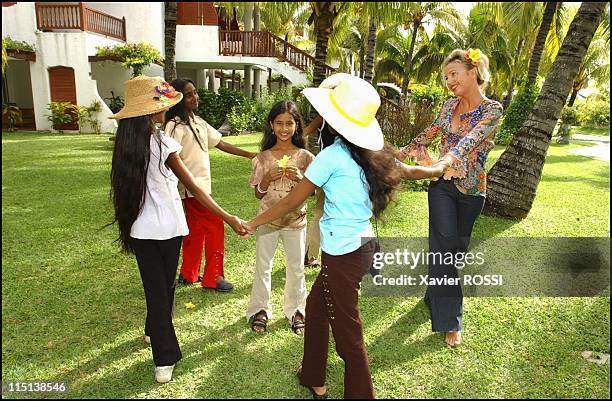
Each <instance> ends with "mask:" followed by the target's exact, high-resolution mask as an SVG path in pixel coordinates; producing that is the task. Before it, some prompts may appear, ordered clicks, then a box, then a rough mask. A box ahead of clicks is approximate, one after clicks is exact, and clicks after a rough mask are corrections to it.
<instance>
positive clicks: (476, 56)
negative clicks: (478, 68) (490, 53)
mask: <svg viewBox="0 0 612 401" xmlns="http://www.w3.org/2000/svg"><path fill="white" fill-rule="evenodd" d="M480 56H482V53H481V52H480V50H479V49H468V51H467V53H466V54H465V58H467V59H469V60H470V61H471V62H472V64H474V65H477V64H478V62H479V61H480Z"/></svg>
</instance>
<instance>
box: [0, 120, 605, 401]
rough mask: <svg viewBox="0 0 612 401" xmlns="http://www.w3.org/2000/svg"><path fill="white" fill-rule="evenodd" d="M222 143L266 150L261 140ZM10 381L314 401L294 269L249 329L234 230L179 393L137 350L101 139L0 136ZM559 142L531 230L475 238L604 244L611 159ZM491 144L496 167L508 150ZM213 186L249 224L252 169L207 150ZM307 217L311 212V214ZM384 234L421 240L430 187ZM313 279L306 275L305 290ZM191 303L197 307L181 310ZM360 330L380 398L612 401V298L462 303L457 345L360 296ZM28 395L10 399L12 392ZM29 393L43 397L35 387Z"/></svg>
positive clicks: (337, 374) (488, 222) (93, 392)
mask: <svg viewBox="0 0 612 401" xmlns="http://www.w3.org/2000/svg"><path fill="white" fill-rule="evenodd" d="M227 141H228V142H231V143H233V144H235V145H238V146H241V147H244V148H246V149H249V150H256V149H257V144H258V141H259V138H258V136H256V135H247V136H240V137H229V138H227ZM2 146H3V151H2V201H3V202H2V223H3V224H2V264H3V269H2V334H3V335H2V381H3V382H4V381H7V380H46V381H50V380H55V381H60V380H62V381H67V382H68V386H69V392H68V393H67V394H64V395H60V394H45V397H49V396H50V397H69V398H94V397H100V398H161V397H172V398H185V397H189V398H236V397H239V398H257V397H259V398H272V397H279V398H307V397H308V396H309V394H308V392H307V391H306V390H305V389H304V388H302V387H300V386H298V385H297V381H296V379H295V375H294V373H293V372H294V370H295V369H296V368H297V367H298V365H299V363H300V359H301V356H302V350H303V346H302V340H301V339H300V338H298V337H296V336H294V335H293V334H292V333H291V331H290V328H289V324H288V322H287V321H286V320H285V319H284V318H283V317H282V316H281V315H282V313H281V308H280V306H281V303H282V289H283V285H284V283H283V280H284V271H283V266H282V263H281V260H282V250H279V253H278V254H277V259H276V261H275V265H274V271H273V279H272V285H273V301H274V311H275V315H274V317H273V318H272V319H271V325H270V326H269V331H268V333H266V334H265V335H263V336H260V335H256V334H255V333H252V332H251V331H250V330H249V329H248V327H247V325H246V322H245V317H244V311H245V310H246V307H247V303H248V297H249V294H250V289H251V287H250V284H251V280H252V274H253V266H254V260H255V239H254V238H251V239H249V240H246V241H243V240H240V239H238V238H237V237H236V236H235V235H234V234H233V233H232V232H231V230H230V229H226V230H227V231H226V267H225V270H226V275H227V277H228V279H230V280H231V281H232V282H233V283H234V284H235V287H236V288H235V290H234V291H233V292H232V293H230V294H220V293H216V292H214V291H204V290H202V289H201V288H199V287H197V286H190V287H180V288H179V289H178V291H177V301H176V302H177V311H176V315H175V326H176V331H177V335H178V338H179V342H180V344H181V349H182V352H183V360H181V361H180V363H179V364H178V365H177V369H176V370H175V375H174V378H173V380H172V382H170V383H169V384H166V385H158V384H156V383H154V380H153V369H152V367H153V364H152V359H151V353H150V349H149V348H148V347H147V346H146V344H144V342H142V340H141V336H142V334H143V325H144V316H145V310H146V309H145V303H144V292H143V289H142V284H141V282H140V277H139V274H138V269H137V266H136V262H135V259H134V257H133V256H125V255H122V254H120V253H119V252H118V248H117V245H116V244H114V243H113V240H114V239H115V237H116V229H115V228H114V227H113V228H106V229H102V230H100V227H102V226H103V225H104V224H106V223H108V222H109V221H110V220H111V215H112V213H111V205H110V202H109V197H108V192H109V168H110V159H111V150H112V142H109V141H108V137H107V136H106V135H98V136H96V135H74V136H70V135H57V134H41V133H29V132H17V133H3V134H2ZM581 146H590V144H588V143H583V142H579V141H573V142H572V145H569V146H560V145H556V144H552V145H551V147H550V150H549V152H548V158H547V162H546V165H545V167H544V174H543V178H542V181H541V183H540V185H539V188H538V195H537V197H536V199H535V203H534V205H533V209H532V210H531V213H530V215H529V217H528V218H527V219H525V220H522V221H508V220H503V219H497V218H491V217H486V216H481V217H480V218H479V219H478V221H477V223H476V227H475V232H474V235H475V236H502V237H512V236H515V237H555V236H559V237H561V236H568V237H582V236H592V237H609V236H610V223H609V222H610V191H609V185H610V178H609V174H610V169H609V163H605V162H601V161H597V160H592V159H588V158H585V157H582V156H577V155H572V154H570V153H568V152H567V150H568V149H570V148H574V147H581ZM501 151H502V150H501V149H499V148H496V149H495V150H494V151H493V152H492V154H491V159H490V161H489V164H492V163H493V162H494V160H495V158H497V157H499V155H500V154H501ZM211 163H212V171H213V177H214V178H213V191H214V196H215V198H216V199H217V201H218V202H219V203H220V204H221V205H222V206H223V207H225V208H226V209H227V210H229V211H232V212H234V213H236V214H238V215H240V216H242V217H244V218H248V217H251V216H253V215H254V214H255V213H256V211H257V202H256V200H255V198H254V196H253V194H252V190H251V189H250V188H249V187H248V186H247V179H248V175H249V172H250V163H249V161H248V160H246V159H241V158H235V157H232V156H230V155H227V154H224V153H221V152H219V151H217V150H214V151H212V152H211ZM311 209H312V208H311ZM379 232H380V235H381V236H406V237H426V236H427V199H426V193H425V192H402V193H401V194H400V195H399V197H398V204H397V206H395V207H394V208H393V209H392V210H391V211H390V213H389V214H388V216H387V223H386V224H384V225H379ZM316 273H317V271H316V270H314V269H308V270H307V271H306V274H307V281H308V283H307V285H308V288H310V285H311V284H312V282H313V280H314V278H315V276H316ZM187 302H193V303H194V304H195V305H196V307H195V308H194V309H186V308H185V307H184V304H185V303H187ZM360 302H361V312H362V319H363V321H364V334H365V338H366V343H367V349H368V353H369V357H370V360H371V370H372V375H373V380H374V387H375V391H376V395H377V397H379V398H441V397H444V398H468V397H470V398H471V397H474V398H480V397H485V398H489V397H495V398H496V397H504V398H523V397H525V398H544V397H545V398H578V397H580V398H582V397H584V398H609V396H610V365H609V364H606V365H604V366H600V365H596V364H592V363H589V362H587V361H585V360H584V359H583V358H582V357H581V356H580V353H581V352H582V351H584V350H593V351H598V352H607V353H609V351H610V303H609V302H610V301H609V297H608V298H605V297H603V298H602V297H600V298H518V297H517V298H466V300H465V316H464V341H463V344H462V346H461V347H459V348H458V349H449V348H447V347H445V346H444V345H443V340H442V335H441V334H435V333H431V331H430V323H429V320H428V313H427V310H426V308H425V306H424V304H423V303H422V302H420V300H419V298H407V297H406V298H376V297H362V299H361V301H360ZM342 375H343V364H342V361H341V360H340V359H339V358H338V357H337V356H336V354H335V352H334V349H333V345H331V346H330V358H329V368H328V377H327V383H328V385H329V387H330V392H331V395H332V397H334V398H340V397H342V380H343V379H342ZM24 396H26V395H25V394H15V393H11V394H9V393H3V397H7V398H9V397H10V398H17V397H24ZM27 396H39V397H40V396H42V395H41V394H32V393H29V394H27Z"/></svg>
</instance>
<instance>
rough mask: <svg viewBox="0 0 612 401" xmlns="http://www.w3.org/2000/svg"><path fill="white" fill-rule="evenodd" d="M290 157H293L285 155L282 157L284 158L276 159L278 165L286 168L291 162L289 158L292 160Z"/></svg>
mask: <svg viewBox="0 0 612 401" xmlns="http://www.w3.org/2000/svg"><path fill="white" fill-rule="evenodd" d="M290 159H291V157H289V156H287V155H284V156H283V157H282V159H280V160H277V161H276V164H277V165H278V167H280V168H285V167H287V163H289V160H290Z"/></svg>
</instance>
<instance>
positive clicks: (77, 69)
mask: <svg viewBox="0 0 612 401" xmlns="http://www.w3.org/2000/svg"><path fill="white" fill-rule="evenodd" d="M36 36H37V41H36V48H37V51H36V62H33V63H30V75H31V77H32V93H34V94H35V95H34V109H35V118H36V127H37V129H39V130H45V129H48V130H50V129H52V126H51V122H49V121H48V120H47V118H46V117H45V114H47V113H48V109H47V105H48V104H49V103H50V102H51V88H50V84H49V71H48V69H49V68H50V67H56V66H66V67H71V68H73V69H74V79H75V87H76V97H77V104H78V105H81V106H88V105H90V104H91V103H92V102H93V101H94V100H97V101H99V102H101V103H102V111H100V112H99V113H98V115H97V117H98V120H99V121H100V122H101V123H102V127H101V129H102V131H103V132H114V130H115V127H116V122H114V120H109V119H108V116H110V115H111V114H112V113H111V111H110V109H109V108H108V107H107V106H106V105H105V104H104V102H103V101H102V98H101V97H100V96H99V95H98V89H97V86H96V82H95V81H93V80H92V79H91V77H90V72H91V70H90V66H89V61H88V59H87V56H86V44H85V34H84V33H56V32H39V33H37V34H36Z"/></svg>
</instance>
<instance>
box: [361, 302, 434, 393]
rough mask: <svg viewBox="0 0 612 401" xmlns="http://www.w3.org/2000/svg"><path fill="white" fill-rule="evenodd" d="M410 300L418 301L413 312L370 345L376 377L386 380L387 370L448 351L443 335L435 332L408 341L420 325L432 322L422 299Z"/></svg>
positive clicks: (386, 330) (373, 372) (401, 318)
mask: <svg viewBox="0 0 612 401" xmlns="http://www.w3.org/2000/svg"><path fill="white" fill-rule="evenodd" d="M411 299H414V300H415V301H416V302H415V304H414V305H413V306H412V308H411V309H410V311H408V313H405V314H403V315H402V316H401V317H400V318H399V319H397V320H396V321H395V322H394V323H393V324H392V325H391V326H390V327H388V328H387V329H385V331H384V332H382V333H381V334H380V335H378V336H377V337H376V339H375V340H374V341H373V342H371V344H370V345H369V346H368V357H369V360H370V368H371V371H372V376H373V377H376V376H379V377H384V375H385V373H386V372H387V371H389V370H392V369H394V368H397V367H398V366H400V365H402V364H405V363H407V362H409V361H411V360H413V359H416V358H418V357H419V356H421V355H424V354H428V353H432V352H437V351H440V350H442V349H444V348H446V345H445V344H444V338H443V336H442V335H441V334H440V333H434V332H432V333H430V334H429V335H428V336H427V337H425V338H423V339H421V340H418V341H409V340H408V338H409V337H410V336H412V335H413V334H414V333H415V332H416V331H417V330H418V329H419V327H420V326H422V325H423V324H425V323H428V322H430V314H429V310H428V308H427V306H426V305H425V303H424V302H423V301H422V299H419V298H411ZM375 387H376V385H375Z"/></svg>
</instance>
